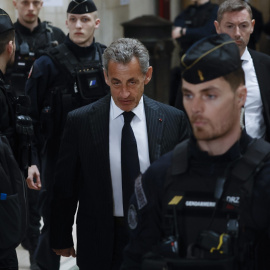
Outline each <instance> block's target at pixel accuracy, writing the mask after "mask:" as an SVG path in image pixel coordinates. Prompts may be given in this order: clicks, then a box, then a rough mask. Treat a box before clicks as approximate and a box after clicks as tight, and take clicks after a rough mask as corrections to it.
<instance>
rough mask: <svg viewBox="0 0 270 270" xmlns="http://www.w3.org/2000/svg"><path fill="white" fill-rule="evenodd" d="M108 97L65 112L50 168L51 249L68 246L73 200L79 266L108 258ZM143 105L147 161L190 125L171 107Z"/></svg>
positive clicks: (105, 265) (99, 264) (102, 263)
mask: <svg viewBox="0 0 270 270" xmlns="http://www.w3.org/2000/svg"><path fill="white" fill-rule="evenodd" d="M110 98H111V96H110V95H108V96H106V97H104V98H102V99H100V100H99V101H97V102H95V103H92V104H90V105H88V106H85V107H82V108H80V109H78V110H75V111H73V112H71V113H69V115H68V118H67V123H66V126H65V130H64V134H63V139H62V143H61V147H60V153H59V160H58V164H57V169H56V178H55V193H54V200H53V203H52V222H51V246H52V248H56V249H62V248H68V247H71V246H73V241H72V235H71V230H72V225H73V220H74V214H75V211H76V207H77V200H78V199H79V209H78V214H77V242H78V245H77V255H78V256H77V263H78V266H79V267H85V269H110V263H111V257H112V249H113V198H112V183H111V175H110V160H109V112H110ZM144 107H145V114H146V121H147V132H148V142H149V155H150V162H153V161H154V160H156V159H158V158H159V157H160V156H161V155H163V154H165V153H166V152H168V151H169V150H171V149H173V147H174V146H175V145H176V144H177V143H178V142H180V141H182V140H184V139H185V138H187V137H188V136H189V130H190V129H189V124H188V121H187V119H186V117H185V115H184V113H183V112H181V111H179V110H178V109H176V108H173V107H170V106H168V105H165V104H162V103H159V102H157V101H154V100H152V99H150V98H148V97H146V96H144ZM159 119H162V121H160V120H159ZM77 194H78V196H77ZM89 262H91V263H90V264H89ZM87 266H88V268H87Z"/></svg>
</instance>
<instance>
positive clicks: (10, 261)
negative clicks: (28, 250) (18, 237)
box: [0, 249, 18, 270]
mask: <svg viewBox="0 0 270 270" xmlns="http://www.w3.org/2000/svg"><path fill="white" fill-rule="evenodd" d="M0 270H18V258H17V253H16V250H15V249H13V250H11V251H10V253H8V255H7V256H5V258H3V259H0Z"/></svg>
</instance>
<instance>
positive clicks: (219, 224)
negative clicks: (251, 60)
mask: <svg viewBox="0 0 270 270" xmlns="http://www.w3.org/2000/svg"><path fill="white" fill-rule="evenodd" d="M217 59H218V60H217ZM182 65H183V69H184V70H185V71H184V73H183V78H184V80H185V81H186V82H188V83H191V84H194V85H195V86H194V87H196V84H200V86H198V87H199V89H200V91H195V90H194V91H193V90H191V88H189V89H187V90H186V92H185V101H186V102H187V103H185V104H188V99H189V98H190V99H191V100H192V98H193V97H194V102H198V99H206V101H205V102H206V103H207V102H210V104H208V106H206V105H204V104H205V103H203V102H202V103H199V105H194V103H190V104H188V105H187V108H188V109H189V114H191V112H190V110H192V109H193V110H194V112H197V117H198V118H199V119H203V120H202V121H207V120H205V118H207V113H205V114H204V109H205V110H207V109H210V108H211V105H212V106H218V105H217V103H218V102H219V101H220V100H222V98H221V99H219V97H217V100H215V101H216V102H215V101H213V103H211V99H212V98H213V99H215V97H214V96H215V93H217V92H218V91H220V87H221V86H217V89H218V90H217V92H215V91H212V92H211V90H209V89H208V88H210V89H211V87H213V88H214V87H215V85H217V84H218V82H220V81H221V78H222V77H223V78H224V77H225V76H226V75H228V76H229V74H230V75H232V74H233V73H234V74H233V75H234V76H236V74H237V72H241V75H242V80H243V81H244V72H243V70H242V69H241V61H240V55H239V50H238V48H237V46H236V45H235V43H234V41H233V40H231V39H230V38H229V36H228V35H225V34H222V35H214V36H210V37H209V38H206V39H203V40H201V41H199V42H198V43H197V45H194V46H193V47H192V48H191V49H190V50H189V51H188V52H187V54H186V55H185V56H184V58H183V59H182ZM238 75H239V73H238ZM218 78H219V81H218V82H216V84H215V83H214V82H213V83H212V84H206V85H205V88H204V87H203V83H204V82H205V81H206V83H207V81H210V80H211V81H214V79H218ZM231 81H232V80H230V82H231ZM185 85H186V84H185ZM243 87H244V86H243V85H241V86H238V87H234V88H233V87H231V89H230V88H228V89H227V92H225V91H224V93H222V94H220V95H221V96H222V95H225V93H226V94H230V93H229V91H240V89H242V90H243V89H244V88H243ZM189 91H190V93H189ZM204 91H205V92H204ZM207 91H209V92H207ZM243 91H244V90H243ZM203 93H207V94H205V95H204V94H203ZM216 95H217V96H218V94H216ZM195 96H196V97H195ZM208 96H209V100H208V99H207V97H208ZM195 98H196V99H195ZM234 98H235V99H237V100H238V99H239V98H240V96H236V95H235V96H234ZM242 100H243V98H242ZM192 101H193V100H192ZM192 101H190V102H192ZM221 102H222V101H221ZM234 102H235V101H234ZM243 103H244V100H243ZM234 104H235V106H237V105H236V104H237V103H234ZM238 104H240V105H239V106H241V103H238ZM188 106H190V107H188ZM191 106H194V107H192V108H191ZM200 106H202V107H203V106H205V107H207V108H204V109H202V108H201V107H200ZM239 109H240V107H239ZM237 113H238V114H239V115H240V110H239V111H238V112H237ZM238 114H236V113H235V117H238ZM195 115H196V113H194V115H193V114H192V115H191V117H193V116H194V117H195ZM189 117H190V115H189ZM211 120H212V119H210V120H209V121H210V122H211ZM220 120H221V121H222V119H220ZM231 123H233V122H231ZM234 123H235V122H234ZM192 124H194V122H192ZM232 125H233V124H232ZM234 127H235V126H234ZM204 128H205V129H204ZM237 128H238V127H237ZM202 129H203V131H204V132H207V131H208V130H207V126H203V127H202ZM206 130H207V131H206ZM195 131H196V130H195ZM226 131H227V132H231V133H230V134H233V131H232V128H231V129H230V128H228V129H226ZM234 131H235V133H237V137H238V136H239V137H240V138H239V139H238V140H237V139H235V140H233V138H231V139H232V142H231V143H232V145H231V147H229V149H228V150H227V151H226V152H225V153H223V154H219V155H210V154H209V153H208V152H206V151H202V150H201V149H200V147H199V145H198V140H196V139H195V137H193V138H191V139H189V140H187V141H185V142H182V143H180V144H178V145H177V146H176V147H175V149H174V150H173V151H172V152H169V153H167V154H165V155H164V156H163V157H161V159H160V160H158V161H156V162H155V163H153V164H152V165H151V166H150V167H149V169H148V170H147V171H146V173H145V174H144V175H143V176H142V177H139V178H138V179H136V182H135V195H134V196H133V198H132V200H131V202H130V207H129V213H128V223H129V228H130V236H131V238H130V242H129V244H128V246H127V247H126V249H125V256H124V263H123V265H122V268H121V269H123V270H124V269H133V270H135V269H142V270H150V269H151V270H158V269H160V270H161V269H169V270H175V269H181V270H217V269H219V270H255V269H260V270H266V269H269V267H270V259H269V252H270V245H269V236H270V235H269V229H270V211H269V207H268V205H269V203H270V178H269V173H270V144H269V143H267V142H265V141H263V140H256V139H252V138H251V137H249V136H248V135H247V134H246V132H245V130H243V131H242V133H240V124H239V135H238V130H237V129H236V127H235V129H234ZM236 131H237V132H236ZM224 132H225V130H224ZM209 133H211V131H210V132H209ZM195 134H200V135H201V134H205V133H203V132H202V133H199V132H198V133H195ZM211 135H212V134H211ZM215 135H216V134H215ZM234 135H235V134H233V135H231V136H234ZM202 136H203V135H202ZM209 136H210V134H209ZM216 136H218V135H216ZM220 136H222V135H220ZM223 136H224V135H223ZM225 138H227V139H229V138H228V136H227V137H225ZM201 140H202V141H204V139H201ZM210 140H211V139H210ZM212 140H213V141H215V139H212ZM205 141H206V140H205ZM216 142H217V140H216ZM200 146H201V145H200ZM211 146H213V144H212V145H211ZM210 148H211V147H210ZM212 150H213V149H212ZM149 252H152V254H149ZM147 253H148V255H146V254H147Z"/></svg>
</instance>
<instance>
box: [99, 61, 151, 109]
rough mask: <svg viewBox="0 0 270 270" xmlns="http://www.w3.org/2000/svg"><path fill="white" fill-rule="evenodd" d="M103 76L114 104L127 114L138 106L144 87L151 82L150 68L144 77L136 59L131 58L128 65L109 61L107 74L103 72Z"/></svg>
mask: <svg viewBox="0 0 270 270" xmlns="http://www.w3.org/2000/svg"><path fill="white" fill-rule="evenodd" d="M104 76H105V80H106V83H107V84H108V85H109V86H110V88H111V95H112V98H113V100H114V102H115V104H116V105H117V106H118V107H119V108H120V109H121V110H123V111H127V112H128V111H131V110H132V109H134V108H135V107H136V106H137V105H138V104H139V101H140V99H141V96H142V95H143V92H144V85H146V84H148V83H149V81H150V80H151V77H152V67H149V68H148V71H147V73H146V74H145V75H144V74H143V73H142V71H141V68H140V65H139V61H138V59H137V58H136V57H133V58H132V59H131V61H130V62H129V63H128V64H120V63H115V62H112V61H110V62H109V65H108V74H106V72H105V71H104Z"/></svg>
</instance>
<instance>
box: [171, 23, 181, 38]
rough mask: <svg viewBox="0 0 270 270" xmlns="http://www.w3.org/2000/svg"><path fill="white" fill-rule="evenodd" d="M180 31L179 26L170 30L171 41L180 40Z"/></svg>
mask: <svg viewBox="0 0 270 270" xmlns="http://www.w3.org/2000/svg"><path fill="white" fill-rule="evenodd" d="M180 31H181V27H179V26H178V27H175V28H174V29H173V30H172V38H173V39H176V38H180V37H181V34H180Z"/></svg>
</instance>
